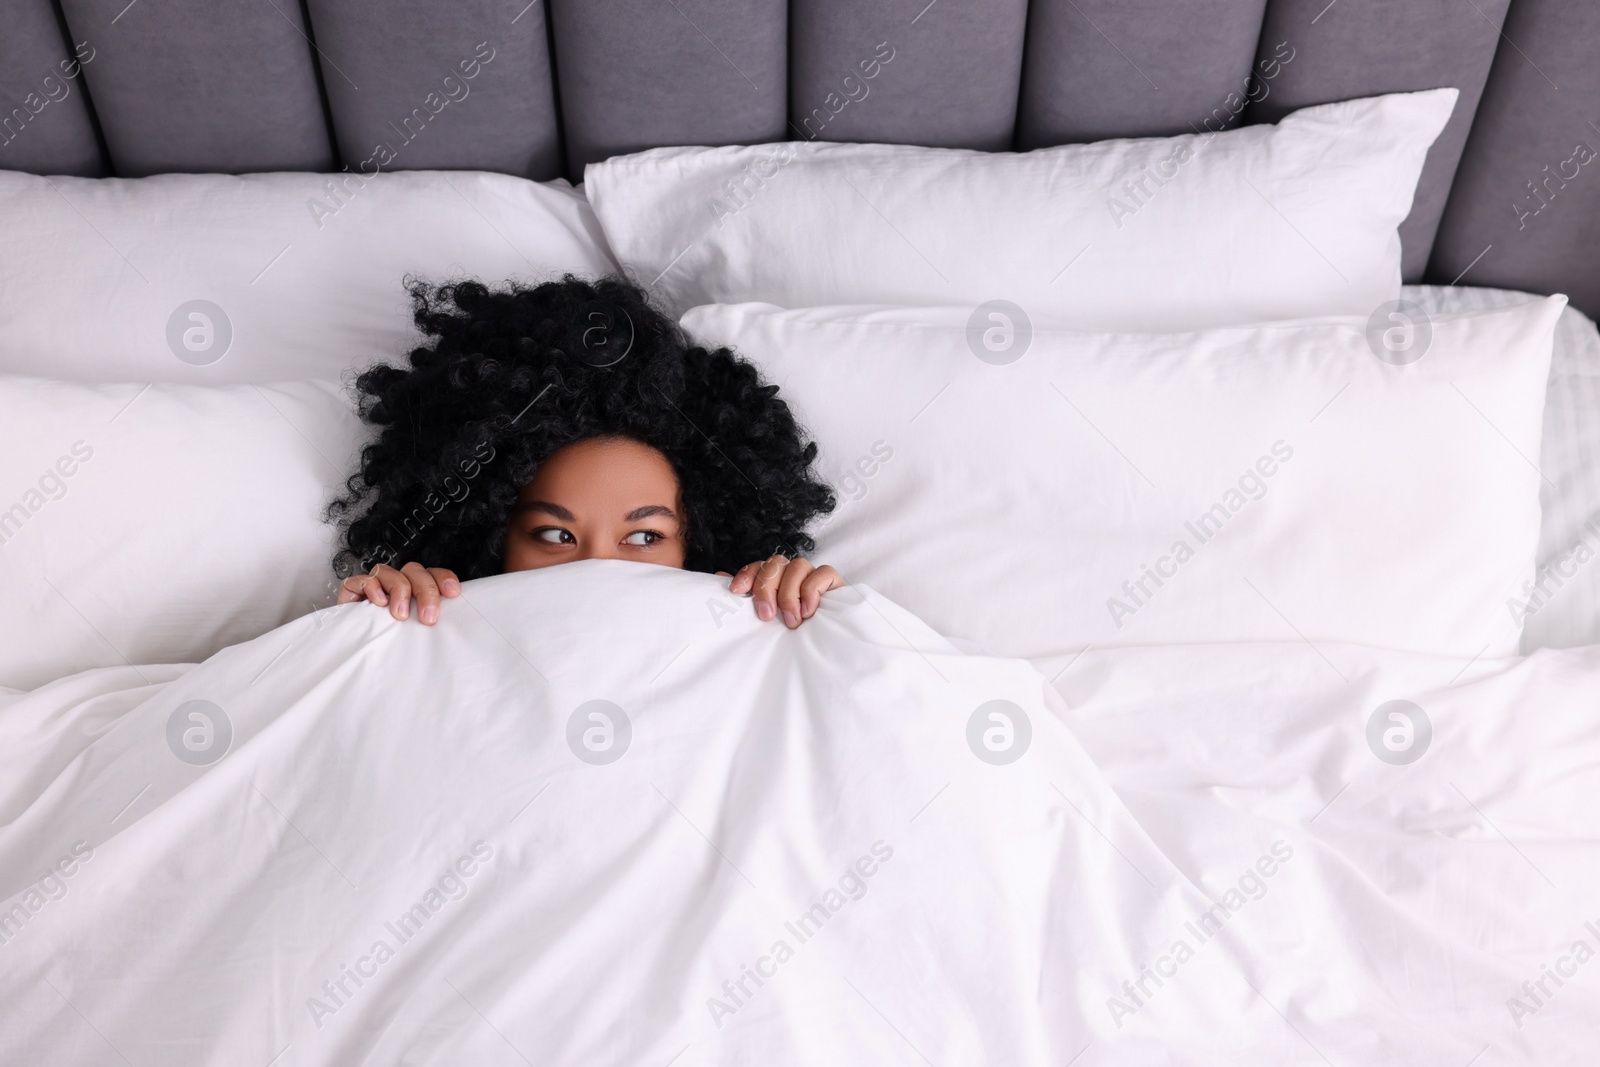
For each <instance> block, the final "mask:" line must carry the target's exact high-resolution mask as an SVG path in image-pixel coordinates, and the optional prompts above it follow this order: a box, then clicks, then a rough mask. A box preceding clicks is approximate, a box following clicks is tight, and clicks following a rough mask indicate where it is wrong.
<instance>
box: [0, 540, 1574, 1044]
mask: <svg viewBox="0 0 1600 1067" xmlns="http://www.w3.org/2000/svg"><path fill="white" fill-rule="evenodd" d="M444 614H445V618H443V619H442V620H441V622H440V623H439V625H437V626H434V627H425V626H422V625H420V624H417V623H415V622H405V623H402V622H396V621H395V620H393V619H392V618H391V617H390V616H389V615H388V614H387V613H386V612H384V611H381V610H378V609H376V608H373V607H371V606H370V605H367V604H351V605H347V606H344V607H338V608H331V609H328V610H325V611H321V612H318V613H316V614H315V615H312V616H309V617H306V618H303V619H300V620H297V621H296V622H294V623H291V624H289V625H287V626H284V627H282V628H280V629H278V630H275V631H272V632H271V633H268V634H266V635H264V636H262V637H260V638H258V639H257V640H254V641H251V642H248V643H246V644H242V645H237V646H233V647H231V648H228V649H226V650H224V651H222V652H221V653H219V654H217V655H216V656H214V657H212V658H211V659H210V660H208V661H206V662H205V663H203V664H200V665H197V666H188V665H166V666H140V667H127V668H115V669H106V670H99V671H91V672H87V673H85V674H81V675H77V676H74V677H72V678H68V679H64V680H62V681H60V682H57V683H55V684H53V685H50V686H46V687H44V688H42V689H39V690H37V691H35V692H32V693H29V694H26V695H23V696H19V697H14V698H11V699H10V700H9V702H8V703H6V704H5V705H4V706H3V707H0V1018H3V1023H0V1062H4V1063H18V1064H22V1063H41V1064H42V1063H50V1064H104V1063H121V1062H126V1063H130V1064H136V1065H143V1064H175V1063H215V1064H241V1065H251V1064H256V1065H261V1067H265V1065H267V1064H273V1065H275V1067H276V1065H290V1064H319V1065H320V1064H329V1065H332V1064H339V1065H349V1064H360V1063H374V1064H377V1063H383V1064H389V1063H405V1064H434V1063H438V1064H444V1063H451V1064H455V1063H474V1064H518V1063H537V1064H540V1065H546V1064H594V1063H629V1064H646V1065H660V1067H665V1065H667V1064H669V1063H671V1064H677V1065H690V1064H748V1063H761V1064H828V1065H836V1064H852V1063H861V1064H897V1063H904V1064H923V1063H934V1064H941V1065H943V1064H951V1065H954V1064H967V1063H994V1064H1058V1065H1059V1064H1065V1063H1069V1062H1075V1063H1077V1064H1080V1065H1083V1067H1089V1065H1095V1064H1113V1063H1114V1064H1129V1063H1195V1064H1201V1063H1221V1062H1227V1063H1271V1064H1300V1063H1305V1064H1313V1063H1317V1064H1320V1063H1334V1064H1341V1065H1342V1064H1352V1065H1354V1064H1366V1065H1370V1064H1415V1063H1435V1062H1437V1063H1448V1064H1465V1063H1467V1062H1469V1061H1470V1060H1472V1058H1473V1057H1474V1056H1478V1055H1480V1054H1481V1055H1483V1056H1484V1059H1483V1060H1481V1061H1480V1062H1483V1063H1491V1062H1492V1063H1504V1062H1529V1063H1532V1062H1541V1063H1551V1062H1584V1061H1585V1060H1586V1059H1588V1058H1591V1057H1592V1056H1593V1055H1600V1052H1597V1051H1596V1050H1597V1049H1600V962H1595V961H1594V957H1595V954H1596V953H1597V952H1600V895H1597V892H1596V890H1597V888H1600V848H1597V843H1596V842H1597V838H1600V809H1597V806H1596V805H1595V804H1594V802H1593V800H1594V798H1595V796H1596V794H1597V791H1600V715H1597V711H1600V708H1597V707H1596V703H1595V696H1596V694H1597V693H1600V650H1586V651H1584V650H1580V651H1575V652H1567V653H1559V654H1551V653H1541V654H1540V655H1538V656H1535V657H1532V658H1530V659H1527V660H1513V661H1501V662H1495V663H1481V662H1480V663H1475V664H1462V663H1459V662H1454V663H1453V662H1449V661H1446V660H1442V659H1438V658H1428V657H1416V656H1405V655H1401V654H1398V653H1392V652H1380V651H1377V650H1372V649H1362V648H1357V647H1354V646H1332V647H1320V648H1311V647H1310V646H1307V645H1304V644H1285V645H1270V646H1268V645H1249V646H1214V647H1194V646H1191V647H1183V648H1167V649H1144V650H1121V651H1101V650H1091V651H1089V652H1087V653H1085V654H1084V655H1083V656H1082V657H1081V658H1080V659H1079V660H1077V661H1074V662H1073V663H1072V664H1071V665H1070V666H1068V667H1067V669H1066V670H1064V671H1063V672H1062V673H1061V675H1060V676H1059V677H1058V679H1056V681H1057V688H1052V687H1051V685H1050V683H1049V682H1048V681H1047V680H1046V679H1045V678H1044V677H1042V676H1041V675H1040V674H1038V673H1037V672H1036V671H1035V670H1034V669H1033V668H1032V667H1031V666H1029V665H1028V664H1027V663H1024V662H1022V661H1018V660H1002V659H992V658H986V657H982V656H976V655H964V654H961V653H960V652H958V651H957V650H956V649H954V648H953V647H952V646H951V645H949V644H948V643H947V642H946V641H944V640H943V639H942V638H940V637H938V636H937V635H936V634H934V633H933V632H932V631H931V630H929V629H928V628H927V627H926V626H925V625H923V624H922V623H921V622H920V621H918V620H917V619H916V618H915V617H913V616H911V615H910V614H909V613H907V612H905V611H904V610H902V609H900V608H898V607H897V606H895V605H894V604H892V603H890V602H888V601H886V600H885V599H883V598H882V597H880V596H878V595H877V594H875V593H874V592H872V591H871V590H870V589H867V588H865V587H855V588H851V589H844V590H838V591H835V592H834V593H831V594H829V596H828V597H827V598H826V599H825V600H824V603H823V606H822V608H821V609H820V610H819V612H818V614H817V616H816V617H815V618H813V619H812V620H810V621H808V622H807V623H806V625H805V626H804V627H802V628H800V629H799V630H795V631H790V630H787V629H785V628H783V627H781V626H777V625H773V624H763V623H761V622H758V621H757V620H756V619H755V617H754V614H753V612H751V611H750V608H749V604H748V602H747V601H744V600H741V599H738V598H734V597H732V596H730V595H729V594H728V593H727V591H726V583H725V581H724V580H722V579H717V578H715V577H712V576H708V575H700V574H692V573H687V572H682V571H677V570H673V569H670V568H665V567H652V566H648V565H640V564H629V563H616V562H591V563H580V564H572V565H568V566H563V567H556V568H548V569H543V570H535V571H525V572H519V573H514V574H507V575H502V576H499V577H494V578H488V579H483V580H480V581H476V582H469V583H467V584H466V585H465V587H464V590H463V595H462V596H461V597H460V598H459V599H457V600H453V601H449V602H447V603H446V604H445V612H444ZM1058 690H1059V691H1058ZM1380 711H1381V712H1382V714H1381V715H1380V714H1378V712H1380ZM1486 1050H1490V1051H1486ZM1491 1056H1492V1057H1493V1058H1492V1059H1491V1058H1490V1057H1491ZM1075 1057H1076V1059H1075Z"/></svg>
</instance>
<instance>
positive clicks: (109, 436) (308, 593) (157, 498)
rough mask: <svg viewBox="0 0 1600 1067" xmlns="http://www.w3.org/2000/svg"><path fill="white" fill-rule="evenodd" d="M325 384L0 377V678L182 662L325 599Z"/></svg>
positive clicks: (328, 424)
mask: <svg viewBox="0 0 1600 1067" xmlns="http://www.w3.org/2000/svg"><path fill="white" fill-rule="evenodd" d="M363 439H364V431H363V427H362V425H361V423H360V421H359V420H358V419H357V418H356V415H355V412H354V411H353V410H352V409H351V407H350V403H349V401H348V399H347V398H346V397H345V396H344V395H343V393H342V391H341V387H340V386H339V385H338V384H337V383H335V382H328V381H306V382H294V383H289V384H277V385H235V386H194V385H175V384H156V385H138V384H133V385H126V384H124V385H113V384H103V385H92V384H76V383H66V382H51V381H42V380H38V379H31V378H15V377H0V588H4V589H5V591H6V595H5V604H6V610H5V612H4V614H3V615H0V686H4V687H8V688H12V689H32V688H35V687H37V686H40V685H43V684H45V683H46V682H50V681H53V680H54V679H56V678H59V677H62V676H64V675H66V674H69V673H73V672H76V671H80V670H85V669H87V668H90V667H102V666H112V665H116V664H122V663H134V664H141V663H170V662H196V661H199V660H202V659H204V658H206V657H207V656H209V655H211V653H213V652H215V651H217V650H218V649H220V648H222V647H224V646H226V645H230V644H233V643H235V642H238V641H244V640H248V639H250V638H253V637H256V636H258V635H259V634H262V633H264V632H266V631H267V630H270V629H272V628H273V627H275V626H279V625H281V624H283V623H285V622H287V621H289V620H290V619H292V618H295V617H296V616H298V615H302V614H305V613H306V612H308V611H311V610H313V609H314V608H317V607H321V606H323V605H325V604H328V603H331V597H332V594H333V592H334V588H333V585H332V582H333V571H332V567H331V559H332V555H333V535H334V530H333V527H331V526H329V525H326V524H324V523H323V522H322V521H321V511H322V508H323V506H324V505H325V504H326V503H327V501H328V500H329V499H330V497H331V496H332V494H333V493H334V492H335V490H336V489H337V488H338V487H339V485H340V483H342V482H343V480H344V479H345V477H346V476H347V475H348V474H349V473H350V471H351V469H353V466H354V463H355V453H356V450H357V448H358V446H359V443H360V442H361V441H362V440H363Z"/></svg>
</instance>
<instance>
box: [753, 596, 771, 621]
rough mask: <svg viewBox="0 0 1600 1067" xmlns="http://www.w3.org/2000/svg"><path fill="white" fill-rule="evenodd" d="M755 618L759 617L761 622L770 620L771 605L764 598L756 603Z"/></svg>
mask: <svg viewBox="0 0 1600 1067" xmlns="http://www.w3.org/2000/svg"><path fill="white" fill-rule="evenodd" d="M756 618H758V619H760V620H761V621H762V622H766V621H768V620H770V619H771V618H772V605H771V604H768V603H767V602H766V601H764V600H763V601H762V602H761V603H759V604H757V605H756Z"/></svg>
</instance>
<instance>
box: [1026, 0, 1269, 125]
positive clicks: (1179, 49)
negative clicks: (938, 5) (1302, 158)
mask: <svg viewBox="0 0 1600 1067" xmlns="http://www.w3.org/2000/svg"><path fill="white" fill-rule="evenodd" d="M1264 3H1265V0H1191V2H1188V3H1184V4H1181V5H1179V4H1173V3H1171V2H1170V0H1034V2H1033V4H1032V10H1031V11H1030V12H1029V14H1028V58H1027V66H1026V73H1025V74H1024V77H1023V82H1022V102H1021V107H1020V109H1019V114H1018V116H1017V147H1018V148H1019V149H1022V150H1024V151H1026V150H1028V149H1031V148H1041V147H1045V146H1047V145H1053V144H1069V143H1073V142H1078V141H1097V140H1101V139H1103V138H1107V137H1167V136H1171V135H1173V134H1177V133H1188V132H1190V131H1191V130H1194V129H1196V128H1198V127H1199V126H1200V125H1201V124H1202V123H1203V122H1204V121H1205V119H1206V117H1207V116H1208V115H1210V114H1211V113H1212V111H1213V110H1214V109H1216V108H1219V107H1223V106H1224V105H1225V102H1226V100H1227V98H1228V94H1229V93H1234V94H1241V95H1242V94H1243V92H1244V90H1245V78H1246V77H1248V76H1249V74H1250V64H1251V63H1252V62H1253V61H1254V59H1255V51H1256V37H1257V35H1258V33H1259V31H1260V29H1261V16H1262V7H1263V4H1264Z"/></svg>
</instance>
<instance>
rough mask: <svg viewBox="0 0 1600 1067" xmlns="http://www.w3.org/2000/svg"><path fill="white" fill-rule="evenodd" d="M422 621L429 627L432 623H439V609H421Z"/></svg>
mask: <svg viewBox="0 0 1600 1067" xmlns="http://www.w3.org/2000/svg"><path fill="white" fill-rule="evenodd" d="M422 621H423V622H425V623H428V624H429V625H430V626H431V625H432V624H433V623H435V622H438V621H439V609H438V608H431V607H430V608H423V609H422Z"/></svg>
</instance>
